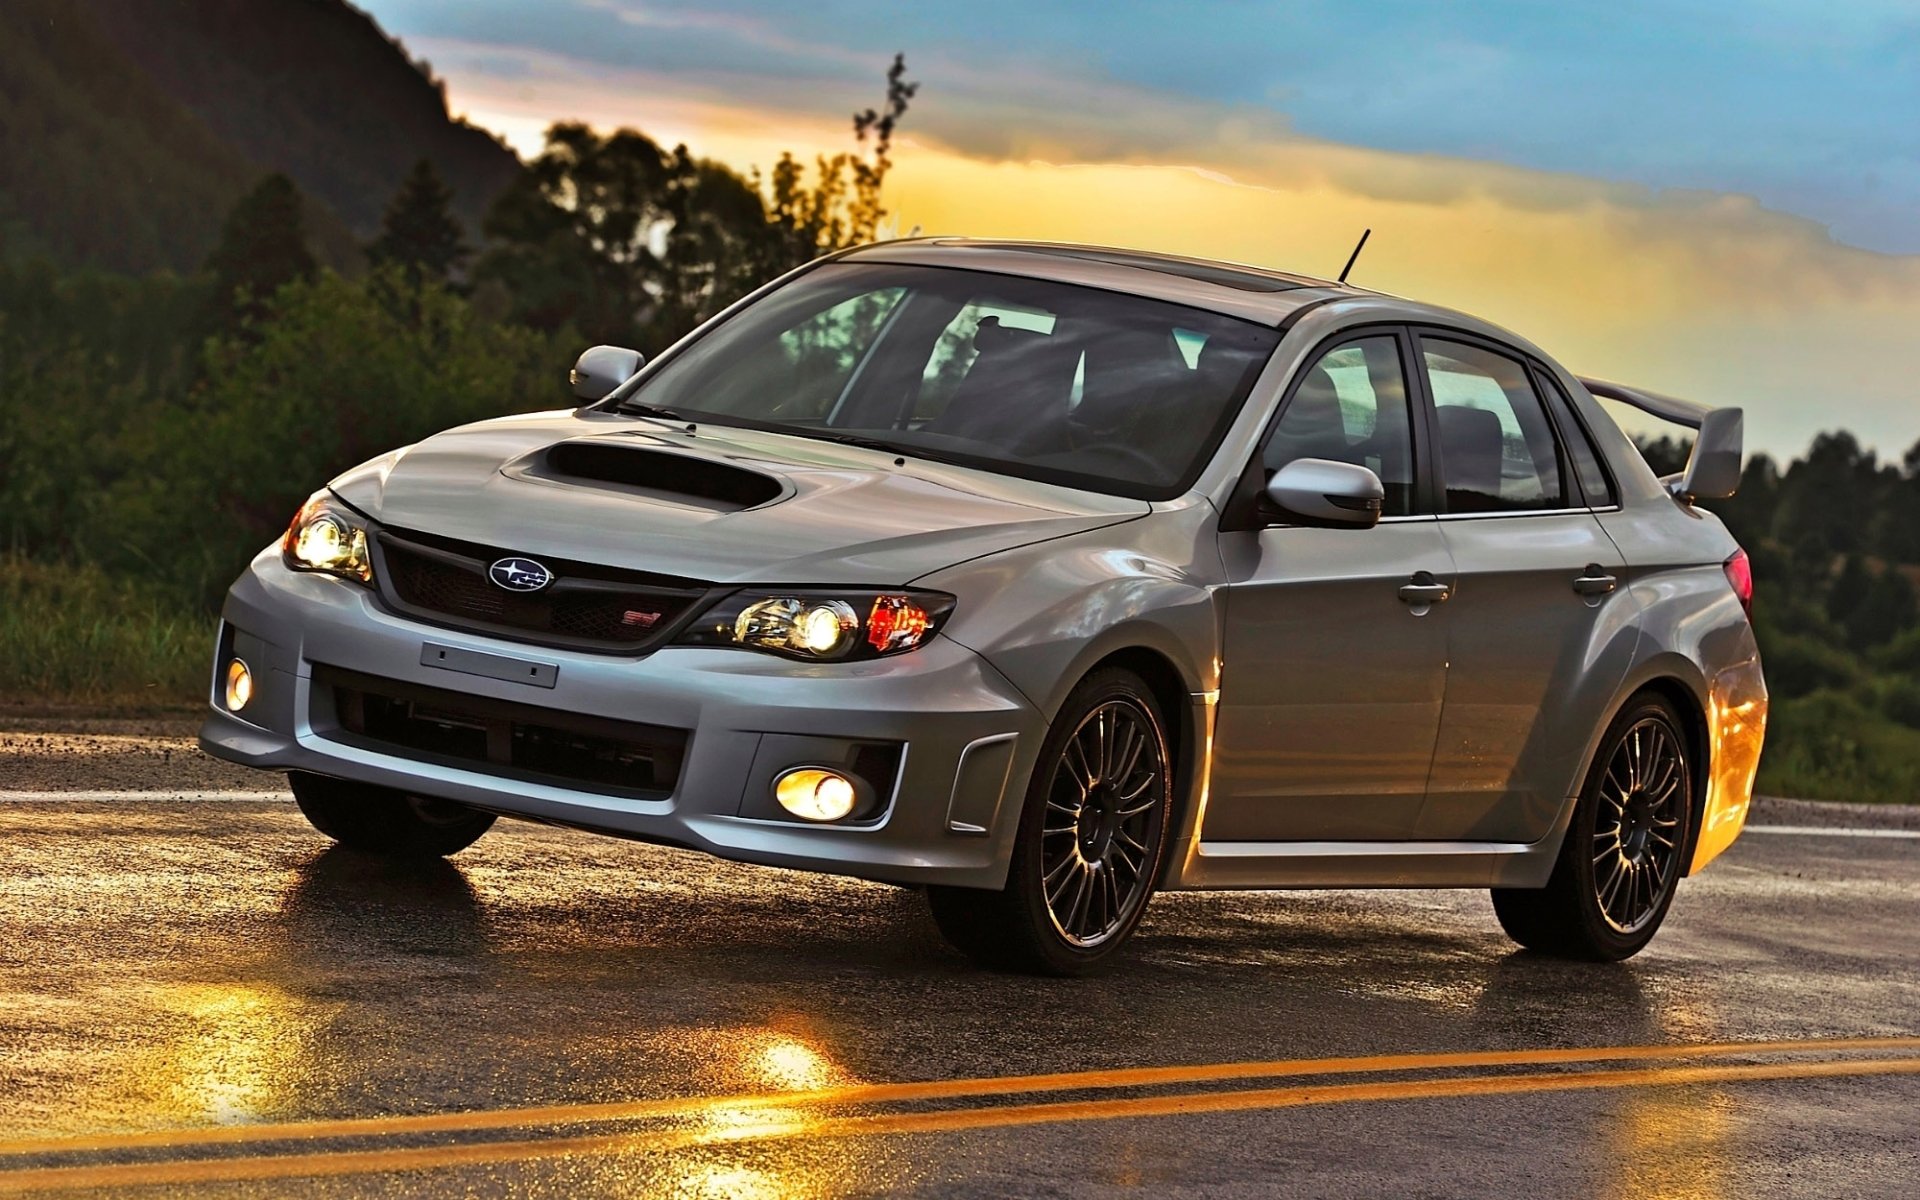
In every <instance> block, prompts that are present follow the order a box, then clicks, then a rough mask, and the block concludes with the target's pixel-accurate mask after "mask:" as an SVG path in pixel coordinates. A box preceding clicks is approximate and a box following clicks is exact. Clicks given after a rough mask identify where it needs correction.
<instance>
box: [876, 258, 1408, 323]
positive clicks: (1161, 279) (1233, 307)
mask: <svg viewBox="0 0 1920 1200" xmlns="http://www.w3.org/2000/svg"><path fill="white" fill-rule="evenodd" d="M842 261H851V262H884V263H899V264H911V265H920V266H940V267H962V268H967V269H970V270H976V271H992V272H995V273H998V274H1005V275H1022V276H1028V277H1032V278H1039V279H1054V280H1059V281H1061V282H1063V283H1078V284H1084V285H1086V286H1090V287H1101V288H1108V289H1110V290H1113V291H1121V292H1131V293H1134V294H1136V295H1141V296H1151V297H1153V298H1155V299H1162V300H1169V301H1173V302H1174V303H1178V304H1187V305H1191V306H1193V307H1196V308H1206V309H1211V310H1213V311H1215V312H1220V313H1225V314H1227V315H1229V316H1235V317H1241V318H1243V319H1246V320H1253V321H1259V322H1260V323H1261V324H1264V325H1277V324H1279V323H1280V322H1282V321H1284V320H1286V318H1287V317H1289V316H1291V315H1292V314H1293V313H1295V312H1298V311H1300V310H1301V309H1304V308H1307V307H1309V306H1311V305H1314V304H1318V303H1320V302H1322V301H1326V300H1335V299H1341V298H1347V297H1362V296H1367V297H1378V296H1379V295H1380V293H1377V292H1370V291H1368V290H1366V289H1365V288H1357V287H1354V286H1352V285H1350V284H1341V283H1333V282H1330V281H1328V280H1325V279H1318V278H1315V277H1314V276H1311V275H1298V274H1293V273H1290V272H1286V271H1275V270H1271V269H1269V268H1266V267H1255V266H1248V265H1246V264H1243V263H1232V262H1221V261H1217V260H1213V259H1205V258H1187V257H1183V256H1181V255H1177V254H1158V253H1154V252H1152V251H1146V250H1125V249H1120V248H1117V247H1112V246H1085V245H1076V244H1074V243H1070V242H1029V241H1010V240H1001V239H976V238H957V237H931V238H903V239H901V240H898V241H891V242H876V243H874V244H872V245H868V246H862V247H860V248H858V249H856V250H853V251H851V252H849V253H847V254H845V255H843V256H842ZM1407 305H1408V309H1409V316H1410V317H1417V315H1418V311H1419V310H1423V309H1425V306H1423V305H1418V304H1413V303H1411V302H1407ZM1431 311H1433V312H1435V313H1438V312H1440V311H1441V310H1438V309H1435V310H1431Z"/></svg>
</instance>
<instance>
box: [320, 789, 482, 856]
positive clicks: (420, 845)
mask: <svg viewBox="0 0 1920 1200" xmlns="http://www.w3.org/2000/svg"><path fill="white" fill-rule="evenodd" d="M287 782H288V784H290V785H291V786H292V788H293V801H294V803H295V804H298V805H299V806H300V811H301V813H303V814H304V815H305V816H306V818H307V822H308V823H309V824H311V825H312V826H313V827H314V828H315V829H318V830H319V831H320V832H321V833H324V834H326V835H327V836H328V837H330V838H332V839H333V840H334V841H336V842H339V843H340V844H341V845H342V846H345V847H347V848H348V849H349V850H359V851H362V852H363V853H367V854H379V855H383V856H385V857H388V858H441V857H445V856H446V855H449V854H453V853H455V852H457V851H460V850H465V849H466V848H467V847H468V846H471V845H473V844H474V843H475V842H477V841H479V840H480V835H481V834H483V833H485V832H486V831H487V830H488V829H489V828H491V827H492V826H493V820H494V817H493V814H492V813H490V812H481V811H480V810H479V809H477V808H468V807H467V806H466V805H464V804H456V803H455V802H453V801H451V800H435V799H432V798H430V797H427V796H414V795H409V794H408V793H406V792H401V791H395V790H394V789H392V788H383V787H374V786H372V785H371V784H364V783H351V782H349V781H347V780H344V779H330V778H328V777H327V776H325V775H309V774H306V773H305V772H303V771H293V772H290V773H288V775H287Z"/></svg>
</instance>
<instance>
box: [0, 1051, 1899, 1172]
mask: <svg viewBox="0 0 1920 1200" xmlns="http://www.w3.org/2000/svg"><path fill="white" fill-rule="evenodd" d="M1865 1075H1920V1058H1894V1059H1885V1058H1883V1059H1838V1060H1829V1061H1823V1062H1787V1063H1736V1064H1724V1065H1710V1066H1684V1067H1640V1068H1632V1069H1624V1070H1610V1071H1572V1072H1552V1073H1547V1074H1533V1075H1470V1076H1453V1077H1446V1078H1438V1079H1416V1080H1394V1081H1386V1082H1369V1083H1343V1084H1317V1085H1302V1086H1295V1087H1283V1088H1259V1089H1252V1090H1244V1091H1228V1092H1199V1093H1186V1094H1179V1095H1168V1096H1146V1097H1135V1098H1126V1099H1112V1100H1078V1101H1057V1102H1051V1103H1045V1104H1021V1105H994V1106H986V1107H979V1108H962V1109H946V1110H942V1111H936V1112H907V1113H887V1114H880V1115H873V1116H842V1117H824V1118H818V1119H807V1118H802V1119H799V1120H791V1119H789V1120H783V1121H769V1122H767V1123H765V1124H762V1125H757V1126H744V1127H732V1128H726V1129H706V1130H700V1129H688V1130H672V1131H664V1132H651V1133H630V1134H597V1135H591V1136H584V1137H570V1138H546V1139H540V1140H533V1141H518V1142H477V1143H468V1144H465V1145H455V1146H417V1147H403V1148H397V1149H384V1150H351V1151H341V1152H337V1153H324V1152H322V1153H309V1154H289V1155H277V1156H266V1157H239V1158H212V1159H188V1160H184V1161H174V1162H153V1163H116V1164H110V1165H101V1166H77V1167H44V1168H35V1169H28V1170H21V1171H7V1172H0V1194H11V1193H18V1192H27V1191H35V1190H41V1189H50V1188H97V1187H138V1186H144V1185H159V1184H174V1185H182V1184H200V1183H220V1182H234V1181H240V1180H266V1179H294V1178H317V1177H327V1176H341V1175H359V1174H369V1173H373V1172H391V1171H425V1170H436V1169H443V1168H447V1167H456V1166H471V1165H478V1164H483V1163H486V1164H497V1163H508V1162H530V1161H535V1160H539V1159H549V1158H568V1157H577V1156H582V1155H589V1154H607V1153H621V1154H635V1153H661V1152H665V1151H673V1150H684V1149H688V1148H691V1147H695V1146H701V1145H712V1144H715V1143H720V1142H726V1143H738V1142H770V1141H781V1140H791V1139H794V1138H800V1137H805V1138H808V1139H810V1140H818V1139H824V1138H839V1137H871V1136H877V1135H886V1134H916V1133H921V1134H924V1133H940V1132H951V1131H956V1130H966V1129H992V1128H1003V1127H1007V1126H1022V1125H1042V1124H1056V1123H1065V1122H1074V1121H1109V1120H1117V1119H1124V1118H1138V1117H1157V1116H1181V1115H1186V1116H1191V1115H1196V1114H1204V1113H1220V1112H1245V1111H1252V1110H1259V1109H1280V1108H1301V1107H1306V1106H1309V1105H1323V1104H1354V1103H1364V1102H1371V1101H1382V1100H1418V1099H1438V1098H1444V1097H1459V1096H1500V1095H1516V1094H1521V1093H1528V1092H1567V1091H1583V1090H1596V1089H1607V1088H1629V1087H1672V1086H1681V1085H1689V1084H1692V1085H1698V1084H1709V1083H1742V1082H1746V1083H1751V1082H1762V1081H1768V1080H1786V1079H1816V1078H1826V1079H1832V1078H1846V1077H1856V1076H1865Z"/></svg>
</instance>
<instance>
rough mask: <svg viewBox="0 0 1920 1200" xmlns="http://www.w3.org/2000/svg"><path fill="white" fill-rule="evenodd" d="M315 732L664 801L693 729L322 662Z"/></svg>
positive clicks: (513, 775) (429, 758)
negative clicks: (421, 682) (403, 680)
mask: <svg viewBox="0 0 1920 1200" xmlns="http://www.w3.org/2000/svg"><path fill="white" fill-rule="evenodd" d="M313 678H314V684H315V694H316V697H324V698H325V699H326V700H327V701H330V703H331V712H330V713H329V712H327V711H326V710H325V708H324V707H323V706H322V705H316V711H315V714H314V717H315V719H314V728H315V731H316V732H318V733H319V734H320V735H321V736H323V737H326V738H329V739H330V740H333V741H337V742H342V743H345V744H347V745H351V746H360V747H363V748H366V749H371V750H378V751H383V752H385V753H389V754H394V753H397V754H400V755H402V756H403V757H406V758H412V759H416V760H419V761H422V762H436V763H443V764H445V765H448V766H458V767H467V768H470V769H479V770H482V771H485V772H487V773H488V774H492V775H500V776H503V777H506V778H510V779H521V780H526V781H529V782H534V783H550V784H556V785H559V786H565V787H573V788H584V790H588V791H595V792H604V793H607V794H610V795H617V796H633V797H637V798H641V799H664V798H665V797H667V796H669V795H671V794H672V792H673V788H674V784H675V783H677V782H678V781H679V778H680V762H681V759H682V757H683V756H684V755H685V753H686V747H687V732H686V730H684V729H670V728H667V727H665V726H660V725H642V724H640V723H638V722H634V721H616V720H612V719H609V718H606V717H596V716H590V715H584V714H580V713H569V712H561V711H560V710H558V709H551V708H539V707H536V706H534V705H530V704H515V703H511V702H509V701H505V700H490V699H487V698H485V697H481V696H470V695H467V694H465V693H463V692H452V691H447V690H445V689H443V688H431V687H421V686H418V685H415V684H410V683H401V682H399V681H398V680H392V679H381V678H378V677H376V676H372V675H362V674H360V673H359V672H356V671H345V670H341V669H339V668H337V667H327V666H320V665H316V666H315V667H314V670H313Z"/></svg>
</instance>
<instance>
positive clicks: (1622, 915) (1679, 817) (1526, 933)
mask: <svg viewBox="0 0 1920 1200" xmlns="http://www.w3.org/2000/svg"><path fill="white" fill-rule="evenodd" d="M1693 778H1694V776H1693V763H1692V760H1691V755H1690V754H1689V752H1688V748H1687V739H1686V736H1685V735H1684V734H1683V733H1682V732H1681V729H1680V718H1679V714H1678V713H1676V712H1675V711H1674V708H1673V706H1672V705H1671V704H1669V703H1668V702H1667V701H1665V700H1663V699H1661V698H1660V697H1658V696H1653V695H1645V696H1641V697H1639V698H1638V699H1636V700H1634V701H1633V702H1631V703H1629V704H1628V705H1627V707H1626V708H1625V709H1624V710H1623V711H1622V712H1621V713H1620V715H1619V716H1617V717H1615V718H1614V720H1613V723H1612V724H1611V725H1609V726H1608V727H1607V733H1606V736H1605V737H1603V738H1602V739H1601V741H1600V748H1599V751H1598V752H1597V753H1596V754H1595V755H1594V758H1593V766H1592V768H1591V769H1590V770H1589V771H1588V774H1587V780H1586V785H1585V786H1584V787H1583V788H1581V791H1580V799H1579V801H1578V804H1577V806H1576V807H1575V809H1574V813H1573V824H1572V826H1571V827H1570V828H1569V829H1568V830H1567V840H1566V843H1565V845H1563V846H1562V847H1561V848H1560V857H1559V859H1558V860H1557V861H1556V862H1555V863H1554V867H1553V874H1552V876H1551V877H1549V878H1548V880H1547V886H1546V887H1544V888H1495V889H1493V911H1494V913H1495V915H1497V916H1498V917H1499V918H1500V925H1501V927H1502V928H1504V929H1505V930H1506V931H1507V934H1508V936H1510V937H1511V938H1513V940H1514V941H1516V942H1519V943H1520V944H1521V945H1522V946H1525V947H1527V948H1528V949H1530V950H1538V951H1541V952H1542V953H1546V954H1553V955H1558V956H1560V957H1563V958H1578V959H1586V960H1588V961H1593V962H1616V961H1618V960H1620V959H1623V958H1627V957H1629V956H1631V955H1633V954H1637V953H1638V952H1639V951H1640V950H1641V948H1642V947H1644V946H1645V945H1646V944H1647V943H1648V942H1650V941H1652V940H1653V935H1654V933H1655V932H1656V931H1657V930H1658V929H1659V928H1660V923H1661V921H1663V920H1665V919H1666V915H1667V909H1668V908H1669V907H1670V906H1671V905H1672V904H1673V894H1674V891H1675V889H1676V888H1677V887H1678V886H1679V883H1680V876H1681V875H1682V874H1683V873H1684V872H1685V870H1686V863H1685V862H1684V861H1683V860H1682V856H1683V855H1684V854H1685V852H1686V847H1687V843H1688V840H1689V838H1688V834H1689V832H1690V831H1691V828H1692V824H1693Z"/></svg>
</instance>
